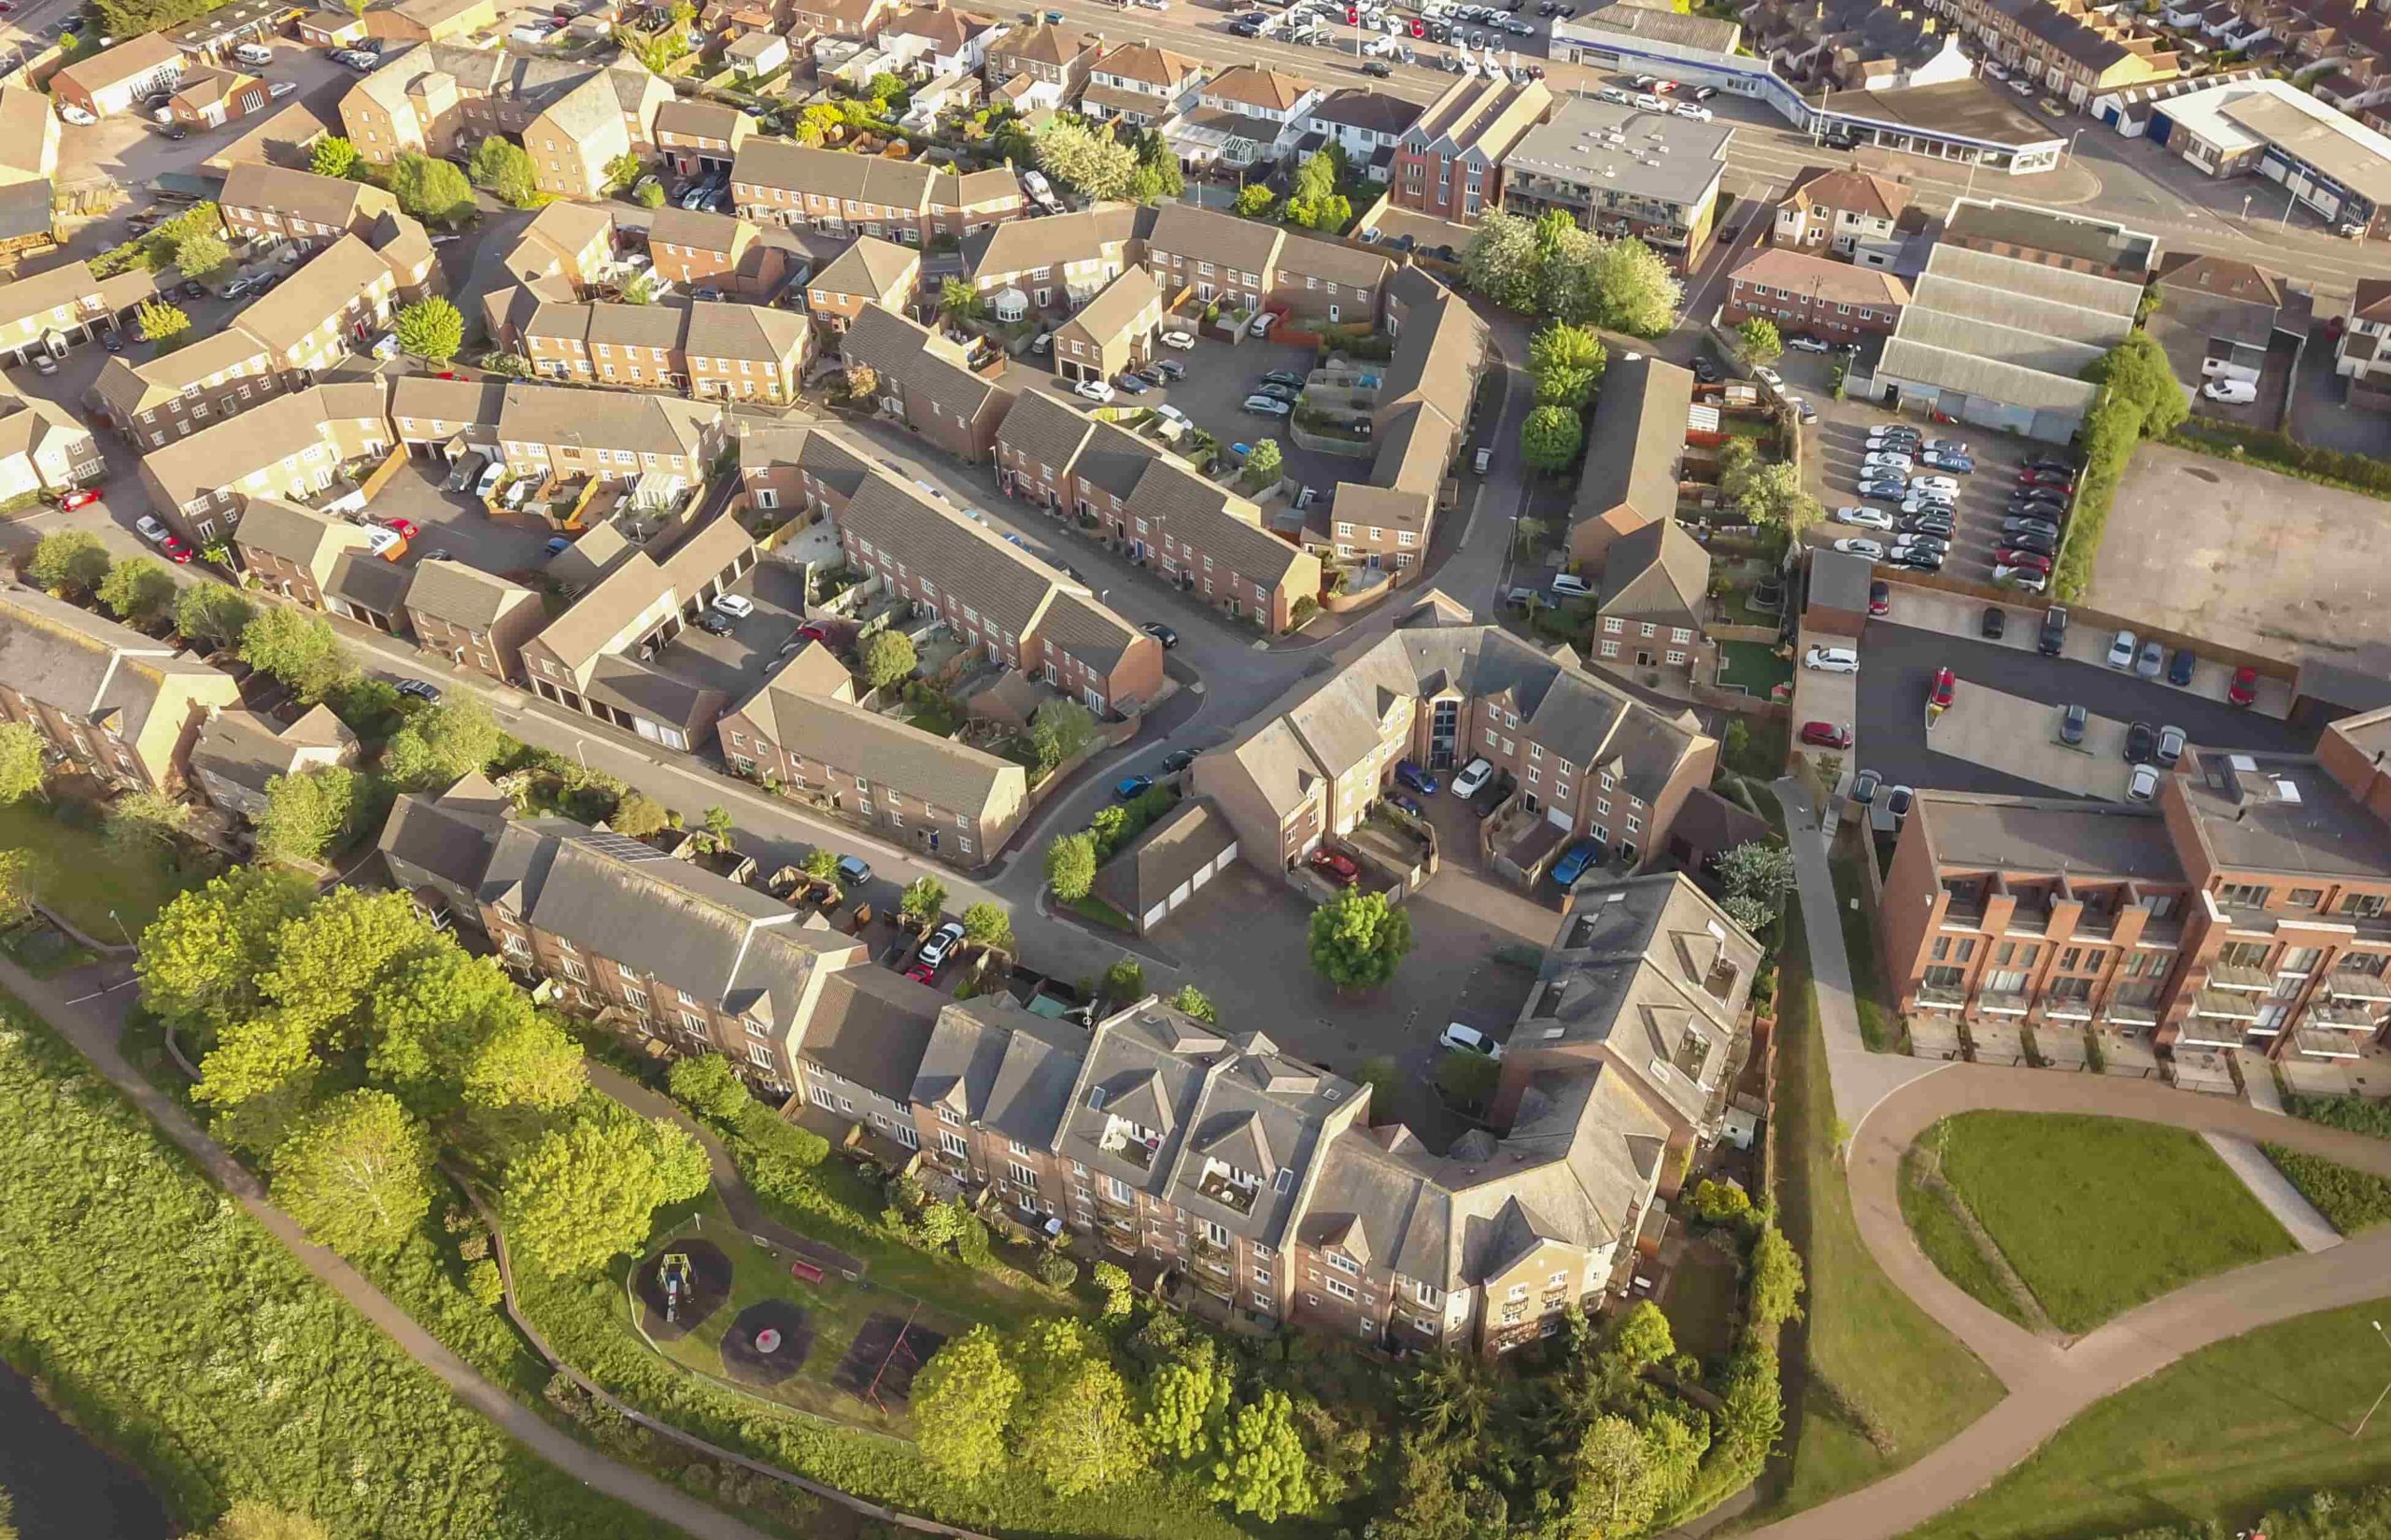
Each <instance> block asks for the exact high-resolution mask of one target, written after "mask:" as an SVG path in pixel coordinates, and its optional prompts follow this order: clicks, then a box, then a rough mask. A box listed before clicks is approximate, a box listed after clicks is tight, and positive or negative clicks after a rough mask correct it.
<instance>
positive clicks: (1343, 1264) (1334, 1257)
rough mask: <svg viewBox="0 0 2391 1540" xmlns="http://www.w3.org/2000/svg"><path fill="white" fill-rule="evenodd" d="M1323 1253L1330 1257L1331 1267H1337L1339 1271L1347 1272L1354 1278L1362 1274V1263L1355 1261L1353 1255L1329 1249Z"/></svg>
mask: <svg viewBox="0 0 2391 1540" xmlns="http://www.w3.org/2000/svg"><path fill="white" fill-rule="evenodd" d="M1323 1254H1324V1255H1325V1256H1326V1257H1327V1258H1328V1264H1329V1265H1330V1266H1331V1267H1334V1268H1336V1269H1337V1271H1338V1272H1340V1273H1344V1274H1347V1275H1349V1276H1350V1277H1353V1278H1359V1277H1361V1276H1362V1264H1360V1263H1358V1262H1355V1261H1354V1260H1353V1259H1352V1258H1351V1257H1349V1256H1347V1255H1346V1254H1345V1253H1344V1252H1342V1251H1328V1252H1325V1253H1323Z"/></svg>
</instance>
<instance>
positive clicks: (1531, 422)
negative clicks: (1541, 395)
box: [1520, 406, 1586, 475]
mask: <svg viewBox="0 0 2391 1540" xmlns="http://www.w3.org/2000/svg"><path fill="white" fill-rule="evenodd" d="M1585 442H1586V424H1585V420H1584V419H1583V418H1581V417H1578V416H1577V409H1576V408H1574V407H1568V406H1538V407H1535V408H1533V409H1531V410H1530V411H1529V413H1528V415H1527V417H1525V418H1524V419H1522V420H1521V423H1520V458H1521V459H1522V460H1525V461H1526V462H1527V466H1528V469H1529V470H1531V471H1536V472H1540V473H1543V474H1545V475H1559V474H1560V473H1562V472H1563V471H1566V470H1567V469H1569V467H1570V466H1571V465H1573V464H1575V463H1577V451H1578V449H1579V448H1581V447H1583V445H1585Z"/></svg>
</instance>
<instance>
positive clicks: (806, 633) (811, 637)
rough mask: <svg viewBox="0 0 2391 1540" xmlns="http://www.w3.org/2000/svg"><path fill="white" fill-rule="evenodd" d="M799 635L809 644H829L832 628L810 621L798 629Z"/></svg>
mask: <svg viewBox="0 0 2391 1540" xmlns="http://www.w3.org/2000/svg"><path fill="white" fill-rule="evenodd" d="M797 634H798V635H799V636H800V637H803V638H804V639H805V640H806V641H808V642H828V641H829V640H830V628H829V627H828V626H825V625H823V624H822V623H821V622H820V621H818V620H809V621H807V622H806V623H805V624H804V625H802V626H799V628H798V629H797Z"/></svg>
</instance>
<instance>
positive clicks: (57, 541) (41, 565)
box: [25, 530, 108, 595]
mask: <svg viewBox="0 0 2391 1540" xmlns="http://www.w3.org/2000/svg"><path fill="white" fill-rule="evenodd" d="M25 575H26V576H27V577H29V578H31V579H33V582H34V586H35V587H36V588H47V589H49V590H50V592H52V593H59V594H76V595H89V594H92V593H95V592H97V591H98V589H99V586H100V585H101V584H102V583H104V582H106V580H107V575H108V548H107V547H106V546H105V545H103V544H100V537H99V536H97V535H95V534H92V532H91V531H90V530H51V531H50V533H49V534H46V535H44V536H42V537H41V541H40V543H39V544H36V545H35V546H34V557H33V559H32V560H31V561H29V562H27V563H25Z"/></svg>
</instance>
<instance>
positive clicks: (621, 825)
mask: <svg viewBox="0 0 2391 1540" xmlns="http://www.w3.org/2000/svg"><path fill="white" fill-rule="evenodd" d="M671 822H672V815H671V814H670V813H668V812H665V811H664V804H663V803H661V802H659V801H658V800H657V799H656V798H653V797H650V796H649V795H648V794H647V793H645V792H644V791H640V790H638V789H636V788H634V789H632V790H630V791H627V792H625V793H623V799H622V800H621V801H619V802H616V803H615V811H614V812H610V813H608V814H607V815H606V824H607V827H610V828H612V829H613V830H614V831H615V833H617V834H628V835H630V837H631V838H632V839H634V840H644V839H646V838H647V837H648V836H649V835H651V834H654V833H655V832H657V831H658V829H661V828H664V827H668V826H669V825H670V824H671Z"/></svg>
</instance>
